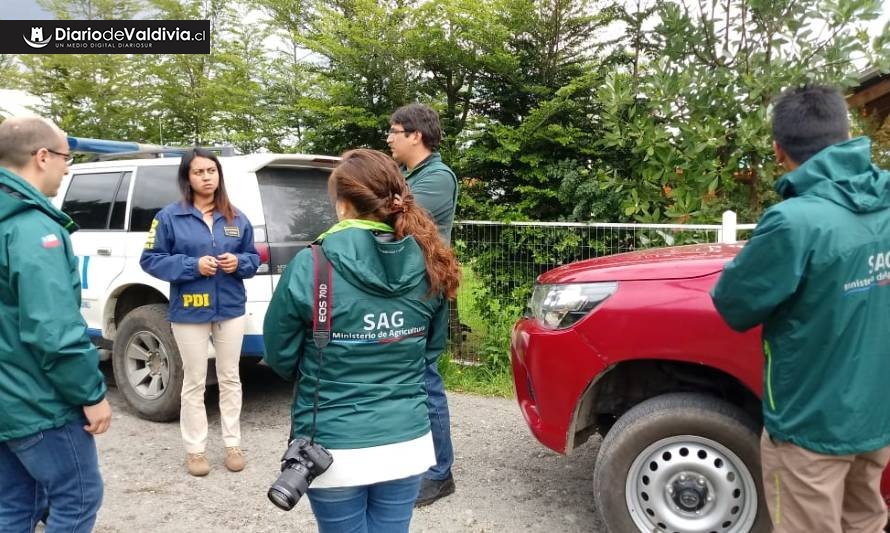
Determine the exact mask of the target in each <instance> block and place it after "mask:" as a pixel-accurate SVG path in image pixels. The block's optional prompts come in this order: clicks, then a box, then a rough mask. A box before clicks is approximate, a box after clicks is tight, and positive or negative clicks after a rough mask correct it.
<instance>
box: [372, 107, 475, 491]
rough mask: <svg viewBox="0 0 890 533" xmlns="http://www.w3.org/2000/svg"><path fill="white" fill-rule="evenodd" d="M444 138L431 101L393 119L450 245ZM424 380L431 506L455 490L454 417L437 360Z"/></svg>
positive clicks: (394, 133)
mask: <svg viewBox="0 0 890 533" xmlns="http://www.w3.org/2000/svg"><path fill="white" fill-rule="evenodd" d="M441 140H442V128H441V126H440V125H439V115H438V114H437V113H436V112H435V110H433V109H431V108H430V107H428V106H425V105H422V104H409V105H406V106H403V107H400V108H399V109H397V110H396V111H395V112H394V113H393V114H392V116H390V118H389V131H388V132H387V135H386V144H388V145H389V149H390V151H391V152H392V157H393V159H395V160H396V162H398V163H399V165H401V168H402V173H403V174H404V175H405V181H407V182H408V186H409V187H410V188H411V193H412V194H413V195H414V199H415V200H416V201H417V203H418V204H419V205H421V206H423V207H424V209H426V210H427V211H428V212H429V214H430V216H432V218H433V220H434V221H435V222H436V226H437V227H438V229H439V236H440V237H441V238H442V240H443V241H444V242H445V243H446V244H451V227H452V225H453V224H454V211H455V209H456V207H457V192H458V187H457V177H456V176H455V174H454V172H453V171H452V170H451V169H450V168H448V165H446V164H445V163H443V162H442V156H441V155H439V152H438V151H437V150H438V149H439V143H440V142H441ZM424 379H425V381H426V389H427V396H428V399H427V407H428V408H429V414H430V429H431V431H432V434H433V445H434V446H435V449H436V464H435V465H434V466H433V467H432V468H430V469H429V470H428V471H427V472H426V473H425V474H424V476H423V481H422V482H421V485H420V493H419V494H418V496H417V500H416V502H415V506H417V507H421V506H424V505H429V504H431V503H433V502H435V501H436V500H438V499H439V498H442V497H445V496H448V495H449V494H452V493H453V492H454V477H453V476H452V475H451V466H452V464H453V463H454V447H453V446H452V444H451V421H450V414H449V412H448V399H447V397H446V396H445V384H444V383H443V382H442V376H440V375H439V368H438V363H437V362H436V363H432V364H431V365H429V366H427V369H426V373H425V375H424Z"/></svg>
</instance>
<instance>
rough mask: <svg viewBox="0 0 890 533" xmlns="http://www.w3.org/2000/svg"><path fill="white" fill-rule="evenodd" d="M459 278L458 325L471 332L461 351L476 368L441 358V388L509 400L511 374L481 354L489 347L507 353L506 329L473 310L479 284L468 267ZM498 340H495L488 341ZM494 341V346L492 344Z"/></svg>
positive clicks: (507, 332) (444, 357) (507, 339)
mask: <svg viewBox="0 0 890 533" xmlns="http://www.w3.org/2000/svg"><path fill="white" fill-rule="evenodd" d="M462 270H463V278H462V280H461V284H460V288H459V289H458V293H457V308H458V312H459V314H460V321H461V323H462V324H465V325H467V326H469V327H470V330H471V331H468V332H467V333H466V337H465V338H464V341H463V342H464V346H465V351H467V352H475V354H472V353H471V355H476V360H477V361H478V364H462V363H460V362H456V361H453V360H452V358H451V354H450V353H446V354H444V355H443V356H442V359H441V360H440V362H439V372H440V373H441V374H442V379H443V380H444V381H445V388H446V389H448V390H453V391H458V392H469V393H472V394H479V395H483V396H498V397H502V398H512V397H513V374H512V372H511V370H510V367H509V365H504V364H503V360H502V361H501V364H500V365H498V364H491V363H492V361H487V360H486V355H485V350H486V348H487V349H489V350H490V349H491V348H490V347H491V345H492V344H495V345H497V346H499V349H498V352H500V351H504V352H505V354H506V352H508V351H509V335H510V334H509V329H507V328H505V327H504V326H503V325H500V327H498V325H493V324H491V320H490V318H489V319H486V318H485V317H483V316H482V314H481V313H480V312H479V310H478V309H477V308H476V306H475V305H474V304H475V300H476V297H477V294H478V289H480V288H481V284H482V281H481V280H480V279H479V278H478V277H477V276H476V275H475V273H474V272H473V269H472V268H471V267H470V266H469V265H466V264H465V265H463V267H462ZM492 336H499V337H500V338H499V339H492ZM492 341H494V342H492ZM505 357H506V355H505Z"/></svg>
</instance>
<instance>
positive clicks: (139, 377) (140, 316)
mask: <svg viewBox="0 0 890 533" xmlns="http://www.w3.org/2000/svg"><path fill="white" fill-rule="evenodd" d="M112 364H113V367H114V380H115V382H116V383H117V388H118V390H120V391H121V394H123V396H124V399H126V400H127V403H129V404H130V406H131V407H132V408H133V409H134V410H135V411H136V413H137V414H138V415H139V416H140V417H141V418H145V419H146V420H153V421H155V422H170V421H172V420H176V419H178V418H179V399H180V395H181V393H182V379H183V374H182V360H181V359H180V358H179V348H178V347H177V346H176V340H175V339H174V338H173V331H172V330H171V329H170V323H169V322H168V321H167V304H151V305H144V306H142V307H137V308H136V309H134V310H132V311H130V313H128V314H127V315H126V316H125V317H124V319H123V320H122V321H121V325H120V327H119V328H118V331H117V336H116V337H115V338H114V348H113V353H112Z"/></svg>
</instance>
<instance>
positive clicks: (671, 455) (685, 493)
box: [593, 393, 771, 533]
mask: <svg viewBox="0 0 890 533" xmlns="http://www.w3.org/2000/svg"><path fill="white" fill-rule="evenodd" d="M758 431H759V430H758V428H757V425H756V424H754V423H753V422H752V421H751V420H750V418H749V417H748V416H747V415H746V414H745V413H744V412H743V411H742V410H740V409H739V408H737V407H735V406H733V405H731V404H729V403H727V402H724V401H722V400H720V399H717V398H713V397H711V396H707V395H704V394H694V393H671V394H664V395H661V396H656V397H655V398H650V399H649V400H646V401H644V402H641V403H639V404H638V405H636V406H634V407H633V408H632V409H630V410H629V411H627V413H625V414H624V415H623V416H622V417H621V418H620V419H618V422H616V423H615V425H614V426H613V427H612V429H611V430H610V431H609V433H608V435H606V438H605V439H604V440H603V443H602V446H601V447H600V451H599V455H598V456H597V460H596V467H595V470H594V473H593V488H594V496H595V498H596V506H597V509H598V511H599V513H600V516H601V517H602V519H603V521H604V522H605V524H606V528H607V529H608V531H611V532H613V533H628V532H631V531H641V532H652V531H661V532H667V533H711V532H719V533H747V532H749V531H753V532H755V533H759V532H769V531H771V525H770V520H769V512H768V511H767V509H766V504H765V503H764V501H763V493H762V492H763V491H762V489H761V487H762V485H761V473H760V441H759V439H758Z"/></svg>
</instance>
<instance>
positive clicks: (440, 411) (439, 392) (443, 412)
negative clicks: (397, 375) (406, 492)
mask: <svg viewBox="0 0 890 533" xmlns="http://www.w3.org/2000/svg"><path fill="white" fill-rule="evenodd" d="M423 379H424V382H426V394H427V400H426V405H427V407H428V408H429V411H430V431H431V432H432V434H433V446H434V447H435V449H436V464H435V465H433V466H432V467H430V469H429V470H427V471H426V473H425V474H424V475H423V477H424V478H425V479H434V480H437V481H441V480H443V479H446V478H447V477H448V476H450V475H451V465H452V464H453V463H454V447H453V446H452V445H451V416H450V415H449V414H448V398H446V397H445V383H444V382H443V381H442V376H440V375H439V363H438V362H435V363H433V364H431V365H428V366H427V367H426V371H425V372H424V374H423Z"/></svg>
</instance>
